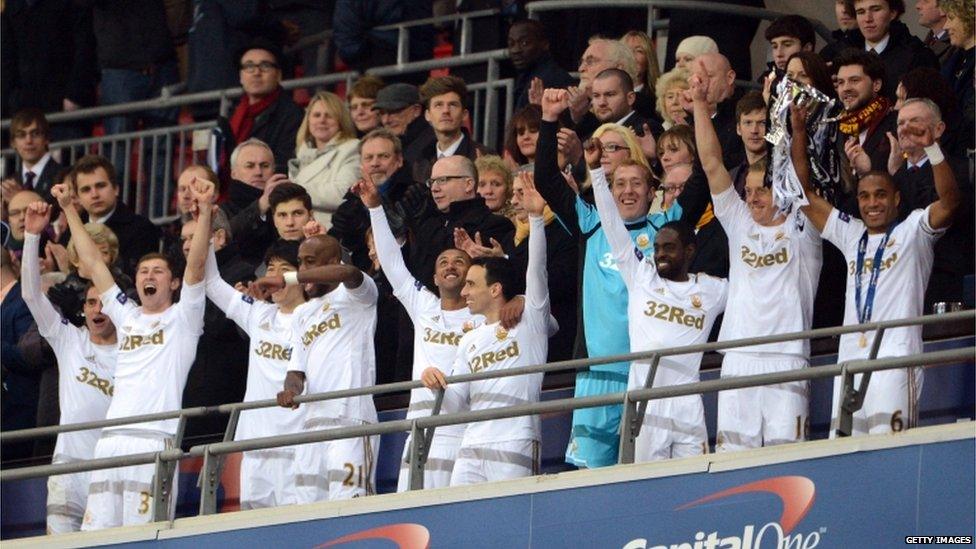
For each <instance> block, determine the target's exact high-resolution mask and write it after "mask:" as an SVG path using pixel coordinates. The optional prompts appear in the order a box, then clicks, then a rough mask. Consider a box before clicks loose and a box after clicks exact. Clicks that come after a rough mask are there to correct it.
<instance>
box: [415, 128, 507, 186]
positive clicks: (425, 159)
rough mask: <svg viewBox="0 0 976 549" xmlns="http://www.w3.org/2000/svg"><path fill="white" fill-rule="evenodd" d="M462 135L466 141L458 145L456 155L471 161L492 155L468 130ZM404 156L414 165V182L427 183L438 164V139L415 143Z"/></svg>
mask: <svg viewBox="0 0 976 549" xmlns="http://www.w3.org/2000/svg"><path fill="white" fill-rule="evenodd" d="M461 133H462V134H463V135H464V139H463V140H461V144H460V145H458V149H457V150H456V151H454V154H456V155H460V156H466V157H468V158H470V159H471V160H474V159H476V158H478V156H479V155H485V154H490V152H489V150H488V148H487V147H485V146H484V145H482V144H481V143H478V142H477V141H475V140H474V139H471V135H470V134H469V133H468V132H467V130H465V129H462V130H461ZM403 156H404V158H409V159H410V162H411V163H412V164H413V180H414V181H417V182H423V181H427V179H428V178H430V171H431V169H432V168H433V167H434V163H435V162H437V139H436V138H435V139H433V140H431V141H429V142H426V143H424V142H421V141H415V142H413V143H411V145H410V148H409V149H406V150H404V152H403Z"/></svg>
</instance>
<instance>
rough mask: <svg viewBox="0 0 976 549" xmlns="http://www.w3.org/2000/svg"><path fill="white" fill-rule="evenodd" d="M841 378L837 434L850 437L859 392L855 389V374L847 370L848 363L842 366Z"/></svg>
mask: <svg viewBox="0 0 976 549" xmlns="http://www.w3.org/2000/svg"><path fill="white" fill-rule="evenodd" d="M840 378H841V386H840V387H841V389H840V399H838V400H839V402H838V403H837V429H836V431H835V434H836V435H837V436H838V437H849V436H851V433H852V432H853V430H854V410H855V403H856V401H857V392H856V391H855V390H854V374H852V373H850V372H848V371H847V364H844V366H843V367H842V368H841V373H840Z"/></svg>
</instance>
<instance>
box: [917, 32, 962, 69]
mask: <svg viewBox="0 0 976 549" xmlns="http://www.w3.org/2000/svg"><path fill="white" fill-rule="evenodd" d="M922 43H923V44H925V47H927V48H928V49H930V50H932V53H934V54H935V58H936V59H938V60H939V65H940V66H945V63H946V61H948V60H949V59H950V58H952V55H953V54H954V53H956V48H954V47H953V46H952V44H950V43H949V32H948V31H944V32H943V33H942V36H941V37H940V38H936V37H935V35H933V34H932V31H929V32H928V34H926V35H925V39H924V40H922Z"/></svg>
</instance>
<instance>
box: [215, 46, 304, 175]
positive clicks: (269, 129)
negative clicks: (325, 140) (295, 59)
mask: <svg viewBox="0 0 976 549" xmlns="http://www.w3.org/2000/svg"><path fill="white" fill-rule="evenodd" d="M281 58H282V57H281V54H280V51H279V50H278V48H277V47H276V46H274V45H273V44H271V43H270V42H267V41H264V40H261V41H256V42H254V43H253V44H252V45H251V46H250V47H249V48H248V49H246V50H244V53H243V54H242V55H241V57H240V62H239V69H240V76H241V86H242V87H243V88H244V95H242V96H241V99H240V102H238V104H237V107H236V108H235V109H234V113H233V114H232V115H231V117H230V119H229V120H228V119H226V118H221V119H220V121H219V124H220V130H221V131H222V132H223V137H224V138H225V139H227V140H228V141H229V142H228V143H227V144H226V150H233V149H234V147H235V146H237V144H238V143H242V142H244V141H246V140H248V139H250V138H252V137H253V138H257V139H260V140H261V141H264V142H265V143H267V144H268V146H270V147H271V150H272V152H273V153H274V157H275V173H287V163H288V160H289V159H291V158H294V156H295V135H297V134H298V127H299V126H300V125H301V123H302V117H303V113H302V109H301V108H300V107H299V106H298V105H296V104H295V102H294V101H292V99H291V94H290V93H288V92H285V91H284V90H283V89H282V88H281V85H280V82H281V66H280V62H279V59H281Z"/></svg>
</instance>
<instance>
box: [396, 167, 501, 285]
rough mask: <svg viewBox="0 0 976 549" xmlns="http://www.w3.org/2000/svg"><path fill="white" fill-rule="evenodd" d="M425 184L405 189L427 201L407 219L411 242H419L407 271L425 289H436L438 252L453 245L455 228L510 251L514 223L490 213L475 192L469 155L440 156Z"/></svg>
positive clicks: (488, 245)
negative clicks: (435, 272)
mask: <svg viewBox="0 0 976 549" xmlns="http://www.w3.org/2000/svg"><path fill="white" fill-rule="evenodd" d="M426 184H427V188H426V189H423V188H420V189H417V188H412V189H409V190H408V191H407V193H408V194H413V193H414V192H417V193H418V194H419V193H423V195H421V196H423V197H424V200H425V201H426V202H427V204H428V207H426V208H423V213H422V214H421V215H420V216H419V218H415V219H411V218H409V216H408V219H407V223H408V224H409V225H410V228H411V229H412V230H413V232H414V234H415V235H416V238H415V239H414V242H418V243H421V245H417V246H412V247H411V249H410V260H409V264H410V272H412V273H415V275H416V276H417V278H418V279H419V280H420V281H422V282H423V283H424V284H425V285H426V286H427V288H428V289H430V290H431V291H434V289H435V286H434V263H435V261H436V259H437V256H438V255H440V253H441V252H443V251H444V250H446V249H448V248H453V247H454V229H455V228H460V229H464V230H465V231H467V233H468V235H470V236H471V238H475V235H480V237H481V242H482V243H483V244H484V245H485V246H487V247H492V246H493V244H492V240H494V241H496V242H498V243H500V245H501V246H502V248H503V249H504V251H505V253H508V252H509V251H511V250H510V249H509V248H510V247H511V244H512V243H513V239H512V237H513V235H514V233H515V227H514V226H513V225H512V222H511V221H509V220H508V218H506V217H504V216H501V215H495V214H493V213H491V210H489V209H488V206H487V205H485V199H484V198H482V197H480V196H478V194H477V187H478V169H477V168H476V167H475V165H474V162H472V161H471V160H470V159H469V158H467V157H465V156H458V155H455V156H448V157H446V158H441V159H440V160H438V161H437V162H435V163H434V166H433V168H431V172H430V179H428V180H427V181H426ZM426 196H429V197H430V198H426ZM404 200H406V199H404ZM431 203H432V204H431ZM430 206H433V207H430Z"/></svg>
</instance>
